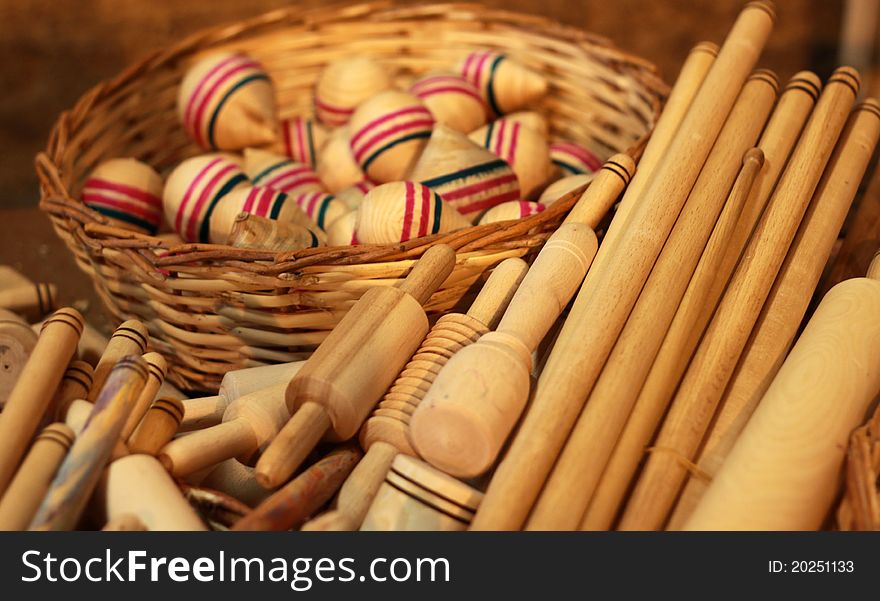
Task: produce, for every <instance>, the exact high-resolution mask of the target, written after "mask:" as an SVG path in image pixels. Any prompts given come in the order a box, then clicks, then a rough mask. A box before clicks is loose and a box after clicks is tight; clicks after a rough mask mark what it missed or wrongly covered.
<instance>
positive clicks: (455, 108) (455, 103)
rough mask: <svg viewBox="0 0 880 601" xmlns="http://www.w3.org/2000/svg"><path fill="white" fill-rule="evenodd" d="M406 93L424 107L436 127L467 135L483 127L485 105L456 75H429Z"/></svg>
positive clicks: (443, 72)
mask: <svg viewBox="0 0 880 601" xmlns="http://www.w3.org/2000/svg"><path fill="white" fill-rule="evenodd" d="M409 92H410V94H412V95H414V96H416V97H417V98H418V99H419V100H421V101H422V102H423V103H425V106H426V107H428V110H429V111H431V115H433V116H434V121H436V122H437V124H438V125H445V126H446V127H449V128H451V129H454V130H455V131H458V132H461V133H463V134H466V133H469V132H472V131H474V130H475V129H477V128H479V127H481V126H483V125H484V124H485V123H486V119H487V116H488V113H489V107H488V106H486V101H485V100H483V97H482V96H481V95H480V91H479V90H478V89H477V87H476V86H475V85H474V84H472V83H471V82H470V81H468V80H466V79H465V78H463V77H461V76H459V75H455V74H454V73H449V72H445V71H432V72H430V73H427V74H425V75H424V76H422V77H420V78H419V79H418V80H416V82H415V83H414V84H412V85H411V86H410V88H409Z"/></svg>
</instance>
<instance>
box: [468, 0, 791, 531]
mask: <svg viewBox="0 0 880 601" xmlns="http://www.w3.org/2000/svg"><path fill="white" fill-rule="evenodd" d="M773 20H774V13H773V7H772V4H770V3H767V2H750V3H749V4H747V5H746V7H745V8H744V9H743V11H742V12H741V13H740V16H739V18H738V19H737V21H736V23H735V24H734V26H733V28H732V30H731V32H730V34H729V35H728V37H727V39H726V40H725V43H724V46H723V47H722V48H721V51H720V52H719V54H718V58H717V59H716V61H715V63H714V64H713V66H712V68H711V69H710V70H709V73H708V75H707V76H706V80H705V82H704V84H703V85H702V86H701V87H700V91H699V92H697V95H696V97H695V98H694V100H693V103H692V104H691V107H690V109H689V110H688V112H687V115H686V116H685V118H684V121H682V124H681V126H680V128H679V130H678V133H677V134H676V135H675V137H674V138H673V140H672V142H671V143H670V146H669V148H668V150H667V152H666V153H665V154H664V157H663V159H662V161H661V162H660V164H659V165H658V166H657V168H656V170H655V172H654V175H653V176H652V177H651V178H650V179H649V181H648V183H647V184H645V188H644V192H643V193H642V194H640V197H641V198H640V199H639V200H638V202H637V203H636V205H635V206H634V207H633V209H632V213H631V214H630V215H629V216H628V217H627V219H626V223H623V222H622V221H621V220H618V219H614V220H612V223H611V227H610V230H609V235H612V234H611V232H612V231H613V230H615V229H618V228H626V232H625V233H621V234H620V235H619V236H618V238H617V239H616V240H615V239H614V238H613V236H617V234H614V235H613V236H612V242H613V243H612V244H609V243H608V242H609V240H608V238H606V240H605V243H603V244H602V248H601V249H600V251H599V253H598V255H597V258H596V263H595V265H594V267H593V269H592V270H591V272H590V274H589V275H588V276H587V278H586V279H585V280H584V284H583V285H582V286H581V290H580V292H579V294H578V296H577V298H576V300H575V301H574V305H573V306H572V309H571V311H570V313H569V317H568V319H567V320H566V323H565V326H563V328H562V331H561V332H560V334H559V338H558V339H557V342H556V345H555V346H554V349H553V352H552V353H551V355H550V357H549V359H548V360H547V364H546V365H545V367H544V371H543V372H542V374H541V378H540V379H539V380H538V384H537V386H536V389H535V394H534V400H533V401H532V404H531V406H530V408H529V411H528V413H527V415H526V417H525V419H524V421H523V423H522V424H521V426H520V429H519V432H518V434H517V436H516V437H515V438H514V440H513V443H512V445H511V446H510V448H509V449H508V451H507V455H506V457H505V459H504V461H502V462H501V464H500V465H499V467H498V469H497V470H496V471H495V474H494V476H493V478H492V481H491V482H490V484H489V488H488V490H487V492H486V498H485V499H484V500H483V503H482V504H481V505H480V509H479V510H478V511H477V516H476V518H475V519H474V522H473V524H472V529H478V530H479V529H489V530H498V529H518V528H520V527H521V526H522V525H523V523H524V522H525V519H526V516H527V515H528V512H529V510H530V509H531V507H532V504H533V503H534V501H535V499H536V498H537V496H538V493H539V492H540V489H541V486H542V485H543V483H544V480H545V479H546V477H547V475H548V474H549V472H550V469H551V468H552V465H553V462H554V461H555V459H556V456H557V455H558V453H559V451H560V450H561V449H562V446H563V444H564V443H565V440H566V438H567V436H568V433H569V431H570V430H571V427H572V426H573V425H574V422H575V420H576V419H577V416H578V415H579V414H580V411H581V409H582V408H583V404H584V402H585V401H586V397H587V395H589V393H590V390H591V388H592V386H593V384H594V383H595V381H596V378H597V377H598V375H599V371H600V370H601V368H602V366H603V365H604V363H605V359H606V358H607V357H608V354H609V353H610V352H611V348H612V346H613V344H614V342H615V340H616V338H617V335H618V334H619V333H620V330H621V329H622V328H623V325H624V322H625V320H626V317H627V316H628V314H629V311H630V310H631V309H632V306H633V305H634V304H635V302H636V299H637V297H638V294H639V292H640V290H641V288H642V285H643V284H644V282H645V280H646V279H647V277H648V274H649V272H650V269H651V267H652V265H653V263H654V261H655V260H656V258H657V256H658V255H659V253H660V250H661V247H662V245H663V243H664V242H665V240H666V237H667V236H668V234H669V231H670V230H671V229H672V226H673V224H674V222H675V219H676V217H677V216H678V213H679V211H680V210H681V207H682V205H683V204H684V201H685V199H686V197H687V195H688V194H689V192H690V190H691V188H692V187H693V184H694V182H695V181H696V179H697V177H698V175H699V173H700V170H701V168H702V166H703V163H704V162H705V159H706V157H707V156H708V155H709V151H710V150H711V147H712V145H713V144H714V142H715V139H716V138H717V136H718V133H719V132H720V131H721V128H722V126H723V124H724V121H725V120H726V118H727V115H728V113H729V112H730V109H731V108H732V107H733V104H734V102H735V100H736V97H737V96H738V94H739V92H740V90H741V88H742V85H743V83H744V82H745V80H746V78H747V77H748V74H749V72H750V71H751V70H752V68H753V67H754V64H755V62H756V61H757V58H758V54H759V53H760V50H761V48H762V47H763V45H764V43H765V41H766V39H767V36H768V35H769V33H770V29H771V28H772V25H773ZM591 187H592V186H591ZM603 255H605V256H606V257H607V258H605V259H602V258H601V257H602V256H603ZM585 347H586V348H585Z"/></svg>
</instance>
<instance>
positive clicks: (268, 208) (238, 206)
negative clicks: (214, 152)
mask: <svg viewBox="0 0 880 601" xmlns="http://www.w3.org/2000/svg"><path fill="white" fill-rule="evenodd" d="M240 213H250V214H253V215H256V216H258V217H264V218H266V219H271V220H273V221H280V222H282V223H289V224H296V225H302V226H307V225H312V221H311V219H310V218H309V216H308V215H306V214H305V212H304V211H303V210H302V209H300V208H299V206H298V205H297V204H296V202H295V201H294V200H293V199H292V198H291V197H290V196H288V195H287V194H285V193H284V192H279V191H277V190H273V189H271V188H265V187H261V186H253V187H251V188H245V187H241V188H238V189H236V190H234V191H232V192H230V193H229V194H227V195H226V196H224V197H223V199H221V200H220V202H218V203H217V206H216V207H215V209H214V211H213V213H212V214H211V221H210V223H209V225H208V241H209V242H211V243H212V244H228V239H229V234H230V232H232V227H233V225H234V224H235V220H236V219H237V218H238V215H239V214H240ZM312 227H314V226H312ZM315 229H317V228H315ZM315 235H316V236H317V234H315ZM322 237H323V236H322Z"/></svg>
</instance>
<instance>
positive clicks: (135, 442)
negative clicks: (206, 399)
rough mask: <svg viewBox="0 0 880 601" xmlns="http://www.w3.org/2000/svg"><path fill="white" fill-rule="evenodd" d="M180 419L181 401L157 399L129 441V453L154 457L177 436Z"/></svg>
mask: <svg viewBox="0 0 880 601" xmlns="http://www.w3.org/2000/svg"><path fill="white" fill-rule="evenodd" d="M182 419H183V402H182V401H178V400H177V399H157V400H156V402H155V403H153V406H152V407H150V409H149V411H147V414H146V415H145V416H144V419H143V422H141V424H140V426H139V427H138V429H137V430H135V431H134V434H132V436H131V439H129V441H128V450H129V452H130V453H146V454H147V455H156V454H157V453H158V452H159V449H161V448H162V447H164V446H165V445H166V444H168V443H169V442H170V441H171V438H172V437H173V436H174V435H175V434H177V429H178V428H179V427H180V422H181V420H182Z"/></svg>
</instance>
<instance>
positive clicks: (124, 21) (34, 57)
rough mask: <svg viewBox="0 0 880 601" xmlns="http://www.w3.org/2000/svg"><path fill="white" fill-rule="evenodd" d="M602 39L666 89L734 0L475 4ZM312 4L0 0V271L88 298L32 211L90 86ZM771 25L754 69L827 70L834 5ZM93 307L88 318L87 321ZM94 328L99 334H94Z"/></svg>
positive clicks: (835, 36)
mask: <svg viewBox="0 0 880 601" xmlns="http://www.w3.org/2000/svg"><path fill="white" fill-rule="evenodd" d="M485 3H486V4H488V5H495V6H503V7H505V8H508V9H510V10H518V11H524V12H532V13H538V14H543V15H545V16H548V17H551V18H554V19H557V20H559V21H562V22H565V23H568V24H572V25H576V26H578V27H581V28H584V29H587V30H589V31H592V32H594V33H598V34H601V35H604V36H606V37H608V38H610V39H611V40H612V41H614V43H615V44H616V45H618V46H619V47H621V48H623V49H625V50H627V51H630V52H632V53H634V54H637V55H639V56H642V57H644V58H647V59H649V60H651V61H653V62H654V63H655V64H656V65H657V66H658V67H659V69H660V72H661V74H662V75H663V77H664V79H665V80H666V81H668V82H672V81H673V80H674V78H675V75H676V74H677V72H678V68H679V65H680V64H681V61H682V60H683V59H684V57H685V55H686V54H687V52H688V50H689V49H690V47H691V46H693V44H694V43H696V42H698V41H700V40H711V41H715V42H719V43H720V42H721V41H722V40H723V36H724V34H725V32H726V31H727V30H728V29H729V27H730V25H731V24H732V23H733V21H734V19H735V17H736V14H737V12H738V11H739V10H740V8H741V7H742V5H743V4H744V1H743V0H614V1H609V0H485ZM292 4H293V5H301V6H303V7H310V6H316V5H320V4H324V3H322V2H319V1H317V0H248V1H243V0H200V1H194V0H189V1H183V2H181V1H179V0H178V1H173V0H149V1H147V0H26V1H25V2H21V1H20V0H0V55H2V56H3V57H4V59H5V60H4V61H3V66H2V67H0V78H2V79H0V82H2V89H3V90H4V94H3V95H2V97H0V146H2V148H3V153H2V156H3V160H2V161H0V184H2V187H0V189H2V191H3V199H2V205H0V206H2V208H3V210H2V212H0V217H2V219H3V231H4V232H6V236H5V237H4V239H3V240H2V241H0V263H3V264H10V265H13V266H14V267H16V268H18V269H20V270H22V271H23V272H24V273H26V274H27V275H29V276H30V277H31V278H32V279H37V280H44V281H54V282H56V283H57V284H59V287H60V288H61V289H62V300H64V301H65V302H72V301H73V300H76V299H86V298H90V297H91V294H90V284H89V283H88V282H87V281H86V278H85V276H84V275H82V274H81V273H80V272H79V270H78V269H76V267H75V266H74V264H73V262H72V260H70V258H69V257H67V251H66V249H65V248H64V247H63V246H62V245H61V244H60V243H59V242H58V241H57V240H56V239H55V237H54V234H53V233H52V232H51V230H50V228H49V226H48V220H47V219H46V218H45V217H43V216H42V215H40V214H39V212H38V211H37V209H36V202H37V183H36V178H35V176H34V174H33V167H32V163H33V156H34V154H35V153H36V152H38V151H39V150H40V149H41V148H42V147H43V145H44V143H45V139H46V136H47V134H48V132H49V129H50V127H51V124H52V122H53V120H54V119H55V118H56V116H57V115H58V113H60V112H61V111H62V110H64V109H65V108H67V107H69V106H71V105H72V104H73V103H74V102H75V101H76V99H77V98H78V97H79V96H80V95H81V94H82V93H83V92H85V91H86V90H87V89H89V88H90V87H91V86H93V85H94V84H95V83H97V82H98V81H100V80H102V79H104V78H107V77H110V76H112V75H114V74H115V73H117V72H118V71H120V70H121V69H122V68H124V67H125V66H126V65H127V64H129V63H131V62H132V61H134V60H136V59H138V58H139V57H140V56H142V55H143V54H144V53H145V52H146V51H148V50H150V49H152V48H155V47H157V46H161V45H163V44H167V43H169V42H171V41H173V40H177V39H179V38H180V37H181V36H185V35H187V34H189V33H191V32H194V31H197V30H198V29H200V28H203V27H207V26H210V25H215V24H221V23H226V22H230V21H235V20H236V19H240V18H243V17H247V16H253V15H256V14H259V13H260V12H264V11H267V10H271V9H273V8H278V7H282V6H290V5H292ZM777 8H778V12H779V22H778V25H777V27H776V29H775V31H774V32H773V35H772V37H771V40H770V44H769V46H768V48H767V50H766V51H765V53H764V57H763V61H762V65H763V66H765V67H768V68H771V69H773V70H775V71H776V72H777V73H778V75H779V76H780V78H782V79H783V80H784V79H785V78H787V77H789V76H790V75H792V74H793V73H794V72H796V71H798V70H801V69H813V70H815V71H816V72H817V73H819V75H821V76H822V77H823V78H824V77H825V76H827V75H828V74H829V73H830V71H831V70H832V69H833V68H834V66H835V65H836V63H837V58H838V45H839V38H840V31H841V24H842V19H843V17H842V15H843V12H844V0H777ZM95 305H96V303H95V302H94V301H93V302H92V303H91V307H90V310H89V311H88V313H89V314H90V316H91V317H92V318H96V313H95V309H96V307H95ZM99 325H100V324H99Z"/></svg>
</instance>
